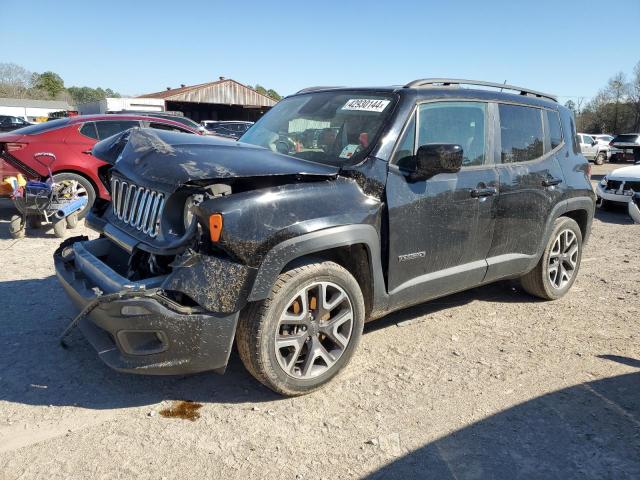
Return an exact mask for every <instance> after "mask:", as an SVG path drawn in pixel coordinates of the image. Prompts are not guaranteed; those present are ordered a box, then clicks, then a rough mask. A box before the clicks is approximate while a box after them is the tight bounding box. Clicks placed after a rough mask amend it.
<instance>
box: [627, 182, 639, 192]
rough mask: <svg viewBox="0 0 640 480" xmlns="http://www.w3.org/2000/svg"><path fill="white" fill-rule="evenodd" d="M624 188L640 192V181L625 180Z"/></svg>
mask: <svg viewBox="0 0 640 480" xmlns="http://www.w3.org/2000/svg"><path fill="white" fill-rule="evenodd" d="M624 189H625V190H633V191H634V192H640V182H624Z"/></svg>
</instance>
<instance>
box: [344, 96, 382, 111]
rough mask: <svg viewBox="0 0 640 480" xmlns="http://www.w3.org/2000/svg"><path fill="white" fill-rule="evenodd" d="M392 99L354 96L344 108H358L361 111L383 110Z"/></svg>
mask: <svg viewBox="0 0 640 480" xmlns="http://www.w3.org/2000/svg"><path fill="white" fill-rule="evenodd" d="M390 103H391V100H380V99H375V98H352V99H350V100H347V103H345V104H344V107H342V110H358V111H360V112H382V111H383V110H384V109H385V108H387V105H389V104H390Z"/></svg>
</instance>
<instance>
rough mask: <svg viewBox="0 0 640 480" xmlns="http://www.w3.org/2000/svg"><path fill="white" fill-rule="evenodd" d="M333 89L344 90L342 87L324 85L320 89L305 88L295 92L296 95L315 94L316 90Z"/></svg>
mask: <svg viewBox="0 0 640 480" xmlns="http://www.w3.org/2000/svg"><path fill="white" fill-rule="evenodd" d="M333 88H344V87H339V86H336V85H325V86H320V87H307V88H303V89H302V90H298V91H297V92H296V95H297V94H299V93H309V92H317V91H318V90H330V89H333Z"/></svg>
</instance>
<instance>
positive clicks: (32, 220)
mask: <svg viewBox="0 0 640 480" xmlns="http://www.w3.org/2000/svg"><path fill="white" fill-rule="evenodd" d="M27 225H28V226H29V228H33V229H35V230H37V229H39V228H42V217H41V216H40V215H29V216H28V217H27Z"/></svg>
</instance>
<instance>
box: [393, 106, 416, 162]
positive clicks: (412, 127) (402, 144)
mask: <svg viewBox="0 0 640 480" xmlns="http://www.w3.org/2000/svg"><path fill="white" fill-rule="evenodd" d="M415 143H416V116H415V115H411V120H410V121H409V123H408V124H407V128H406V129H405V131H404V133H403V134H402V138H400V141H399V142H398V148H396V151H395V153H394V154H393V158H392V159H391V163H395V164H396V165H398V167H400V168H403V169H406V170H415V166H416V160H415V156H414V153H415V152H414V151H413V149H414V148H415Z"/></svg>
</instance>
